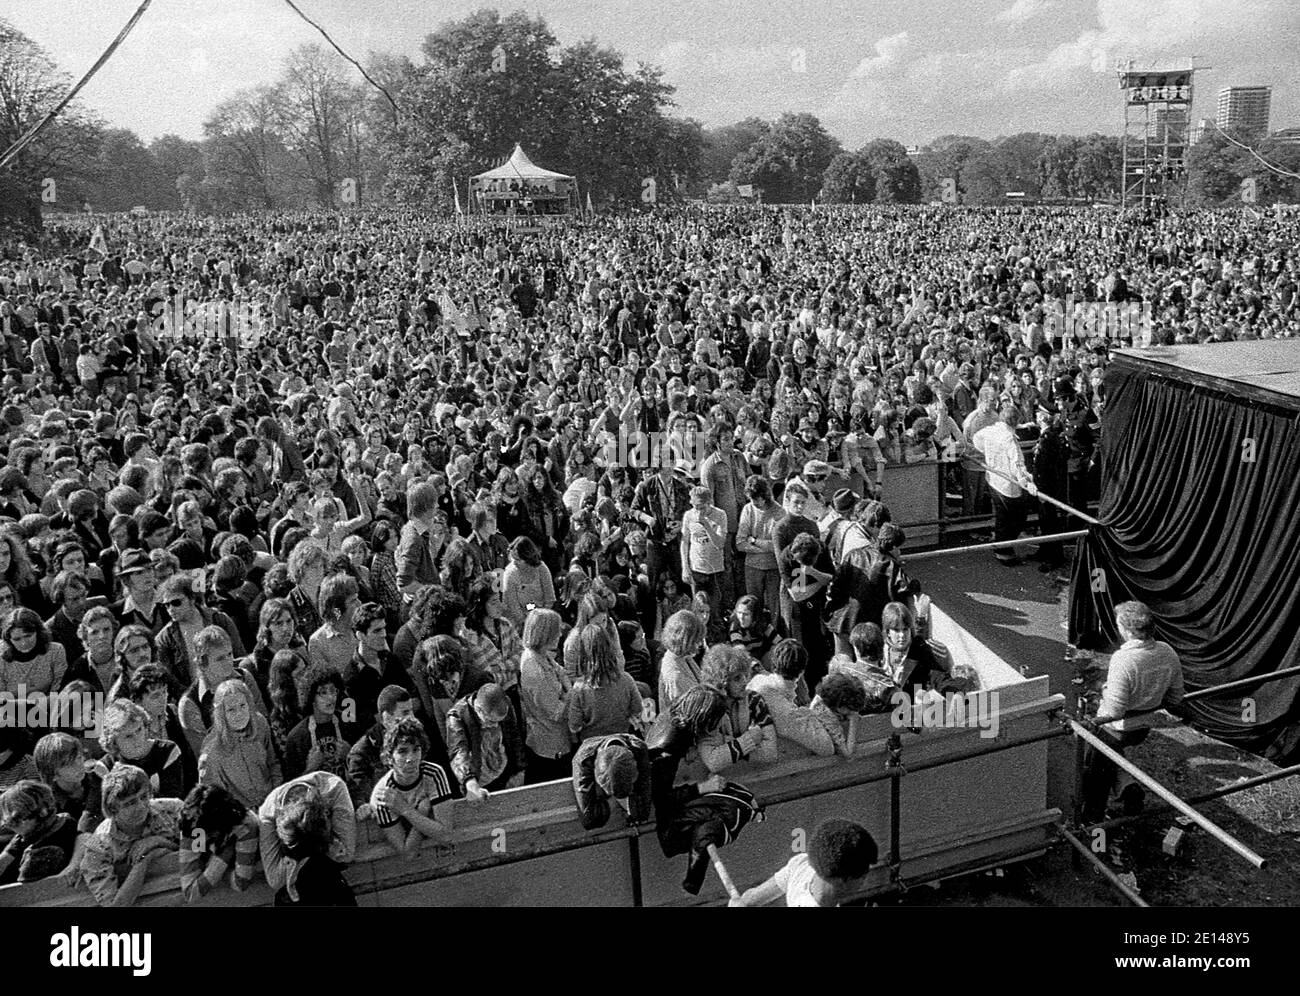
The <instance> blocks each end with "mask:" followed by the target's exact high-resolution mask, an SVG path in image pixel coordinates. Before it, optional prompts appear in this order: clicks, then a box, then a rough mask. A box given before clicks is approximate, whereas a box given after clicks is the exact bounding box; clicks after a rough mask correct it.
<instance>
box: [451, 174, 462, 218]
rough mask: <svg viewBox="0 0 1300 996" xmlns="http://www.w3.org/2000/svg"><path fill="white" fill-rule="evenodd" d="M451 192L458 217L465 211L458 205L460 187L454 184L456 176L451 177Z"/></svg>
mask: <svg viewBox="0 0 1300 996" xmlns="http://www.w3.org/2000/svg"><path fill="white" fill-rule="evenodd" d="M451 193H452V196H453V197H455V198H456V215H457V217H459V216H461V215H463V214H464V213H465V212H464V211H463V210H462V209H461V206H460V187H458V186H456V178H455V177H454V176H453V177H452V178H451Z"/></svg>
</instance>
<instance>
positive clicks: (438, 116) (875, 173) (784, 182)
mask: <svg viewBox="0 0 1300 996" xmlns="http://www.w3.org/2000/svg"><path fill="white" fill-rule="evenodd" d="M366 68H367V72H368V74H369V76H370V77H371V79H372V80H373V81H375V83H377V84H378V86H372V85H371V84H370V83H369V82H366V81H363V80H362V79H361V78H360V77H359V75H358V74H357V73H356V71H355V69H354V68H353V67H351V66H349V65H348V64H347V63H346V62H344V61H343V60H342V59H340V58H339V57H338V56H337V55H336V54H335V53H333V52H332V51H330V50H327V49H325V48H324V47H322V46H319V45H306V46H302V47H300V48H298V49H296V50H295V51H293V52H292V53H291V54H290V55H289V56H288V57H287V58H286V59H285V60H284V63H283V64H282V66H281V67H280V72H279V75H278V76H277V78H276V80H275V81H274V82H273V83H271V84H269V85H266V86H260V87H255V88H250V89H247V90H243V91H240V92H238V93H236V94H235V95H234V96H233V97H231V98H230V99H228V100H225V101H223V102H221V103H220V104H218V105H217V106H216V107H214V108H213V110H212V111H211V113H210V114H209V115H208V117H207V119H206V120H205V121H204V123H203V138H202V139H201V140H197V141H194V140H188V139H183V138H180V137H177V136H175V135H164V136H161V137H159V138H157V139H155V140H153V141H152V142H150V143H148V144H145V143H144V142H143V141H141V139H140V138H139V136H137V135H135V134H134V133H133V132H131V131H130V130H127V129H123V128H111V127H108V126H107V125H106V124H105V123H104V122H103V121H102V120H99V119H98V118H97V117H96V116H95V115H93V114H91V113H89V112H88V111H86V110H85V109H84V108H83V107H81V106H79V105H78V103H77V102H75V101H74V102H73V103H72V104H71V105H70V106H69V107H68V108H67V109H66V110H65V111H64V112H63V113H62V114H61V115H60V116H59V118H58V119H56V121H55V123H54V125H53V126H52V127H50V128H48V129H46V131H45V132H44V133H43V134H42V135H41V136H40V138H39V139H38V140H37V141H36V142H34V143H33V144H32V145H31V146H29V147H28V148H27V149H26V150H24V152H23V153H22V154H21V155H20V156H19V157H18V159H17V160H16V161H15V163H14V164H13V165H12V166H11V167H10V168H9V169H8V170H5V171H3V173H0V218H2V217H5V216H7V217H9V218H10V219H11V220H14V219H18V220H20V221H22V222H24V223H27V224H39V219H40V216H41V213H42V211H43V210H44V211H49V210H72V211H79V210H84V209H85V208H86V206H87V205H88V206H89V207H90V208H91V209H92V210H95V211H123V210H129V209H131V208H133V207H135V206H137V205H139V206H143V207H145V208H148V209H151V210H166V211H179V210H184V211H192V212H197V213H225V212H231V211H244V210H259V209H305V208H344V209H346V208H348V207H351V206H367V205H375V204H392V205H404V206H420V207H441V208H444V209H446V208H450V207H451V203H452V198H453V182H459V184H460V191H461V196H462V198H464V197H466V196H467V191H466V190H465V187H464V181H465V180H466V179H467V178H468V177H469V176H470V175H472V174H474V173H476V172H480V171H482V170H484V169H488V168H491V167H492V166H495V165H497V164H499V163H500V162H501V161H502V160H503V159H504V158H505V156H506V155H507V154H508V153H509V152H510V150H511V149H512V148H513V146H514V143H515V142H519V143H521V144H522V145H523V147H524V148H525V149H526V150H528V152H529V154H530V155H531V156H532V157H533V158H534V160H535V161H536V162H537V163H538V164H539V165H544V166H546V167H547V168H550V169H554V170H558V171H560V172H563V173H569V174H572V175H573V176H574V177H576V179H577V183H578V190H579V197H580V198H581V199H582V201H583V203H585V202H586V199H587V198H588V197H590V199H591V200H592V202H593V203H594V204H596V205H598V206H612V205H629V204H638V203H640V204H644V203H645V201H646V196H645V192H646V185H645V183H644V180H645V179H646V178H647V177H653V178H655V181H656V182H655V187H654V189H655V200H656V202H664V201H680V200H683V199H688V198H690V199H707V200H710V201H724V202H725V201H740V200H744V199H747V198H750V197H752V198H755V199H759V198H761V199H762V200H763V201H764V202H766V203H807V202H809V201H812V200H817V201H820V202H827V203H851V202H856V203H864V204H865V203H886V204H889V203H920V202H927V201H936V200H940V199H941V198H942V197H943V193H944V189H943V188H944V184H945V181H946V180H949V179H950V180H951V181H952V182H953V184H955V192H956V195H957V197H958V199H959V201H960V202H961V203H966V204H997V203H1004V202H1005V201H1006V195H1007V193H1009V192H1019V193H1022V194H1023V195H1024V196H1025V198H1026V199H1029V200H1038V199H1044V200H1056V201H1071V200H1077V201H1097V200H1115V199H1117V198H1118V195H1119V184H1120V172H1121V152H1120V143H1119V139H1118V138H1116V137H1114V136H1107V135H1098V134H1092V135H1085V136H1075V135H1047V134H1039V133H1032V132H1025V133H1020V134H1015V135H1010V136H1004V137H998V138H995V139H992V140H986V139H983V138H978V137H972V136H964V135H944V136H942V137H940V138H937V139H935V140H934V141H933V142H931V143H930V144H929V145H927V146H925V147H923V148H921V149H912V150H909V149H907V148H905V147H904V146H903V145H902V144H900V143H899V142H897V141H894V140H893V139H890V138H876V139H872V140H871V141H868V142H867V143H866V144H864V145H863V146H862V147H861V148H858V149H856V150H846V149H845V148H844V147H843V146H842V145H841V143H840V142H839V141H838V140H837V139H836V138H835V137H834V136H832V135H831V134H830V133H829V132H828V131H827V130H826V129H825V127H824V126H823V125H822V124H821V122H820V121H819V120H818V119H817V117H816V116H815V115H812V114H807V113H786V114H783V115H781V116H780V117H779V118H778V119H777V120H775V121H766V120H762V119H759V118H747V119H745V120H743V121H740V122H737V123H736V124H732V125H726V126H722V127H717V128H705V127H703V126H702V125H701V124H700V122H698V121H695V120H693V119H691V118H686V117H680V116H676V115H674V114H673V113H672V112H673V109H674V106H675V105H674V104H673V100H672V97H673V93H674V88H673V87H672V85H671V84H670V83H668V82H667V81H666V80H665V79H664V77H663V73H662V71H661V70H660V69H658V68H657V67H654V66H650V65H646V64H644V63H639V64H637V65H636V66H629V65H628V64H627V63H626V62H625V60H624V59H623V57H622V56H621V55H620V54H619V53H617V52H615V51H613V50H612V49H609V48H606V47H602V46H600V45H599V44H597V43H596V42H595V41H593V40H584V41H579V42H575V43H573V44H571V45H567V46H562V45H561V44H560V43H559V41H558V39H556V37H555V36H554V34H553V33H552V32H551V30H550V29H549V28H548V27H547V25H546V23H545V21H544V20H543V19H542V18H540V17H530V16H528V15H527V14H525V13H523V12H515V13H511V14H507V15H505V16H502V15H501V14H499V13H498V12H496V11H494V10H481V11H478V12H476V13H474V14H471V15H470V16H468V17H466V18H463V19H461V20H459V21H453V22H448V23H445V24H443V25H441V26H440V27H439V28H438V29H437V30H435V31H433V32H432V33H430V34H429V35H427V36H426V38H425V40H424V42H423V45H422V46H421V52H420V57H419V58H418V59H416V60H412V59H408V58H405V57H394V56H390V55H383V54H379V55H371V56H370V57H369V60H368V63H367V67H366ZM69 82H70V81H69V78H68V76H67V74H66V73H63V72H62V71H61V70H60V69H59V68H58V67H57V66H56V65H55V64H54V62H53V61H52V60H51V59H50V58H49V56H48V55H47V54H46V53H45V52H44V50H43V49H41V48H40V46H39V45H38V44H37V43H36V42H34V41H33V40H31V39H29V38H27V37H26V36H24V35H23V34H22V33H21V32H18V31H17V30H16V29H14V28H13V27H12V26H10V25H8V24H7V23H5V22H3V21H0V92H3V94H4V95H5V99H4V100H2V101H0V148H7V147H8V146H9V145H10V144H11V143H12V142H13V141H15V140H16V139H17V138H18V137H19V136H20V135H22V134H23V133H24V132H25V131H26V130H27V128H29V127H30V126H31V124H32V123H34V122H35V121H37V120H39V119H40V117H41V116H42V115H43V114H44V113H45V112H46V111H47V110H48V108H49V107H50V106H52V105H53V104H54V103H55V102H56V101H57V100H58V99H59V98H60V97H61V96H62V94H63V93H64V92H66V90H67V88H68V86H69ZM381 88H382V90H381ZM1260 151H1261V153H1262V154H1264V155H1265V157H1266V158H1268V159H1270V160H1271V161H1273V162H1276V163H1279V164H1281V165H1283V166H1289V168H1291V169H1293V170H1294V169H1295V168H1296V167H1297V166H1300V149H1298V148H1297V147H1296V146H1283V145H1280V144H1278V143H1269V142H1266V143H1265V144H1264V146H1262V147H1261V148H1260ZM1188 167H1189V168H1188V171H1187V173H1186V175H1184V176H1180V177H1177V178H1175V180H1174V183H1173V185H1172V186H1171V188H1170V193H1171V195H1172V196H1173V197H1175V198H1177V199H1178V200H1182V201H1185V202H1186V203H1188V204H1192V205H1219V204H1228V203H1234V202H1235V201H1236V200H1237V199H1238V198H1239V190H1240V185H1241V181H1242V179H1244V178H1246V177H1253V178H1256V179H1257V181H1258V184H1259V192H1258V197H1259V201H1260V202H1261V203H1270V202H1271V201H1272V200H1276V199H1281V200H1296V199H1298V198H1300V184H1298V183H1297V181H1295V180H1291V179H1288V178H1285V177H1282V176H1279V175H1278V174H1277V173H1275V172H1273V171H1270V170H1268V169H1267V168H1266V167H1265V166H1263V165H1262V164H1260V163H1259V162H1258V161H1257V160H1256V159H1255V157H1253V156H1252V155H1250V153H1249V152H1247V151H1245V150H1243V149H1240V148H1237V147H1235V146H1233V145H1231V143H1229V142H1228V141H1227V139H1226V138H1224V137H1223V136H1221V135H1218V134H1215V135H1212V136H1210V137H1209V138H1207V139H1206V140H1204V141H1202V142H1201V143H1199V144H1198V145H1196V146H1195V147H1194V148H1193V150H1192V152H1191V154H1190V156H1189V163H1188ZM462 203H463V202H462Z"/></svg>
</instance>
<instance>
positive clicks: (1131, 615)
mask: <svg viewBox="0 0 1300 996" xmlns="http://www.w3.org/2000/svg"><path fill="white" fill-rule="evenodd" d="M1115 625H1116V627H1117V628H1118V629H1119V635H1120V638H1121V639H1122V640H1123V641H1124V642H1123V644H1122V645H1121V646H1120V648H1119V649H1118V650H1117V651H1115V653H1114V654H1113V655H1111V659H1110V667H1109V668H1108V669H1107V671H1106V684H1105V685H1104V686H1103V687H1102V690H1101V704H1100V705H1099V706H1097V715H1096V716H1095V717H1093V719H1092V723H1091V724H1090V725H1093V726H1094V727H1095V732H1096V733H1097V735H1098V736H1099V737H1100V738H1101V739H1102V740H1104V741H1106V742H1107V743H1108V744H1110V746H1112V747H1114V748H1115V749H1116V750H1117V751H1119V752H1120V753H1121V754H1123V753H1124V750H1125V749H1126V748H1128V747H1133V746H1135V745H1137V744H1140V743H1141V742H1142V741H1143V740H1145V739H1146V738H1147V735H1148V734H1149V733H1150V732H1151V727H1152V725H1153V724H1154V723H1155V722H1156V718H1155V713H1156V712H1157V711H1159V710H1160V709H1167V710H1169V711H1171V712H1181V711H1182V703H1183V666H1182V662H1181V661H1179V659H1178V653H1177V651H1175V650H1174V648H1173V647H1171V646H1169V644H1167V643H1165V642H1163V641H1161V640H1157V639H1155V638H1154V637H1155V620H1154V619H1153V618H1152V616H1151V610H1150V609H1148V608H1147V607H1146V606H1145V605H1143V604H1142V603H1141V602H1121V603H1120V604H1119V605H1117V606H1115ZM1083 761H1084V771H1083V786H1082V788H1083V804H1084V817H1085V818H1086V819H1101V818H1102V817H1103V816H1105V811H1106V803H1107V801H1108V800H1109V798H1110V792H1111V789H1112V788H1113V787H1116V785H1117V781H1118V787H1119V788H1120V794H1119V797H1120V800H1121V801H1122V802H1123V804H1124V810H1125V812H1128V813H1135V812H1140V811H1141V809H1142V805H1143V795H1144V793H1143V790H1142V787H1141V786H1140V785H1138V784H1137V783H1136V782H1134V781H1132V780H1131V778H1130V777H1129V775H1128V774H1127V773H1125V772H1121V771H1119V769H1118V768H1117V767H1116V765H1115V764H1114V763H1113V762H1112V761H1111V760H1110V759H1109V758H1107V757H1105V756H1103V755H1102V754H1101V753H1100V752H1099V751H1097V750H1096V749H1095V748H1092V747H1089V748H1088V749H1087V750H1086V751H1085V753H1084V758H1083ZM1117 776H1118V779H1117Z"/></svg>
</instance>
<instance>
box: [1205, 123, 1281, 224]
mask: <svg viewBox="0 0 1300 996" xmlns="http://www.w3.org/2000/svg"><path fill="white" fill-rule="evenodd" d="M1232 137H1233V138H1235V139H1237V141H1238V142H1240V143H1242V144H1243V145H1246V146H1248V147H1249V148H1254V149H1255V151H1256V152H1258V153H1259V154H1260V156H1262V157H1263V158H1264V159H1265V160H1266V161H1267V162H1269V163H1271V164H1272V165H1274V166H1276V167H1279V168H1281V169H1284V170H1290V171H1291V172H1294V173H1300V148H1297V147H1296V146H1293V145H1285V144H1283V143H1281V142H1275V141H1269V140H1265V141H1263V142H1259V141H1258V140H1257V139H1252V138H1251V137H1250V136H1246V135H1242V134H1240V133H1236V132H1234V133H1233V135H1232ZM1187 172H1188V176H1187V198H1188V201H1189V202H1190V203H1192V204H1194V205H1197V206H1204V207H1215V206H1223V205H1233V204H1240V203H1241V184H1242V181H1243V180H1246V179H1253V180H1254V181H1255V202H1256V204H1258V205H1267V204H1271V203H1273V202H1275V201H1290V202H1294V201H1296V200H1298V199H1300V180H1296V179H1294V178H1292V177H1286V176H1282V175H1281V174H1279V173H1277V172H1275V171H1274V170H1271V169H1269V168H1268V167H1267V166H1265V165H1264V163H1261V162H1260V161H1259V159H1257V158H1256V157H1255V156H1253V155H1251V154H1250V152H1249V151H1248V150H1247V149H1243V148H1241V147H1240V146H1238V145H1234V144H1232V142H1231V141H1229V139H1228V137H1227V136H1225V135H1223V134H1222V133H1220V132H1218V131H1215V132H1213V133H1211V134H1209V135H1207V136H1205V138H1203V139H1202V140H1201V141H1199V142H1197V143H1196V144H1195V145H1194V146H1192V148H1191V150H1190V151H1189V153H1188V156H1187Z"/></svg>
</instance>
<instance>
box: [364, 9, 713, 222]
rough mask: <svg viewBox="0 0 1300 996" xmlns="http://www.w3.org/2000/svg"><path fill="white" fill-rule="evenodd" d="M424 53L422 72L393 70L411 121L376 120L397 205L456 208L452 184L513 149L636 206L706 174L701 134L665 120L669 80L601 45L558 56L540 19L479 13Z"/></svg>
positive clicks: (435, 36) (447, 29)
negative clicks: (645, 186) (645, 183)
mask: <svg viewBox="0 0 1300 996" xmlns="http://www.w3.org/2000/svg"><path fill="white" fill-rule="evenodd" d="M422 51H423V55H424V62H423V63H422V64H419V65H409V64H408V65H406V66H399V67H393V68H394V69H395V70H396V71H395V72H394V73H393V74H392V75H393V76H395V77H396V80H395V88H396V91H397V92H398V94H399V97H398V99H399V102H400V103H401V105H402V108H403V116H402V119H401V120H400V121H399V122H396V123H394V122H393V121H391V115H390V119H389V120H386V121H380V120H374V121H373V127H374V129H375V131H376V133H377V135H378V139H379V144H380V148H381V149H382V151H383V154H384V155H385V157H386V158H387V160H388V163H387V181H386V189H387V190H389V191H390V192H391V193H392V194H393V196H395V197H398V198H400V199H403V200H409V201H416V200H424V201H429V200H433V201H438V202H442V203H444V204H446V203H449V202H450V195H451V181H452V179H453V178H454V177H459V178H462V179H463V178H464V177H465V176H466V174H468V173H472V172H477V171H479V170H482V169H486V168H490V167H492V166H495V165H498V164H500V162H501V161H502V160H503V159H504V158H505V156H506V155H508V154H509V153H510V151H511V149H512V148H513V147H514V145H515V143H516V142H518V143H520V144H521V145H523V147H524V148H525V149H526V150H527V151H528V153H529V155H530V156H532V157H533V158H534V159H535V160H536V161H537V162H539V163H540V164H543V165H545V166H547V167H548V168H551V169H555V170H557V171H559V172H564V173H570V174H572V175H573V176H575V177H576V178H577V180H578V184H579V189H580V190H582V189H584V188H585V190H587V191H590V190H591V189H592V188H593V187H598V188H599V191H600V197H601V199H607V198H617V199H625V200H630V199H633V198H638V197H639V194H640V191H641V184H642V180H643V178H645V177H647V176H653V177H655V178H656V180H657V183H656V189H657V191H658V192H659V194H660V199H671V197H672V196H673V194H674V191H675V190H676V188H677V184H675V183H673V176H674V174H675V175H676V178H677V179H678V180H679V181H683V182H684V183H688V182H689V181H690V180H691V179H692V178H693V177H695V175H696V174H698V172H699V170H700V148H701V145H702V143H703V137H702V129H701V128H700V126H699V125H698V123H695V122H690V121H681V120H676V119H672V118H669V117H668V116H667V115H666V113H665V111H666V109H667V108H668V107H669V106H671V95H672V87H670V86H669V85H668V84H667V83H665V82H664V80H663V76H662V73H661V71H660V70H658V69H656V68H654V67H651V66H646V65H638V66H636V67H635V68H631V67H629V66H627V65H625V63H624V60H623V57H622V56H621V55H620V54H619V53H617V52H615V51H613V50H611V49H608V48H602V47H601V46H599V45H597V44H596V43H595V42H594V41H581V42H578V43H575V44H573V45H570V46H569V47H567V48H561V47H560V45H559V42H558V41H557V40H556V38H555V36H554V35H553V34H552V33H551V31H550V29H549V28H548V27H547V26H546V23H545V21H543V20H542V19H541V18H532V17H529V16H528V15H526V14H524V13H522V12H516V13H512V14H509V15H507V16H505V17H502V16H501V15H500V14H498V13H497V12H496V11H491V10H482V11H478V12H477V13H475V14H472V15H470V16H469V17H467V18H465V19H463V20H461V21H455V22H451V23H448V24H444V25H442V26H441V27H439V28H438V30H437V31H436V32H434V33H432V34H430V35H428V36H427V37H426V38H425V40H424V44H423V46H422Z"/></svg>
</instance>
